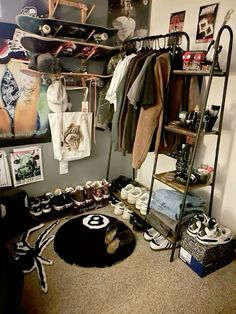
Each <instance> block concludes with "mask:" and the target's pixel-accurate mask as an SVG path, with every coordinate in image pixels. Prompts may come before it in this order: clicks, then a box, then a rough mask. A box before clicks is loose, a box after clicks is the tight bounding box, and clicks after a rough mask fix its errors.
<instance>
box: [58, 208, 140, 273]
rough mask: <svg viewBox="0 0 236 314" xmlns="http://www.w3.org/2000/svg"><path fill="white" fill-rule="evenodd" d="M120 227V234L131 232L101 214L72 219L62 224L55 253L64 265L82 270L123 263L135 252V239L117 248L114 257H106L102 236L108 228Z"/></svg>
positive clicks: (109, 255)
mask: <svg viewBox="0 0 236 314" xmlns="http://www.w3.org/2000/svg"><path fill="white" fill-rule="evenodd" d="M117 222H118V223H119V230H118V231H117V234H116V236H115V237H118V236H119V232H123V231H125V232H126V233H127V230H128V231H130V232H131V233H132V231H131V230H130V229H129V228H128V227H127V226H126V225H125V224H124V223H123V222H121V221H118V220H117V219H116V218H114V217H110V216H106V215H102V214H88V215H82V216H79V217H77V218H73V219H71V220H69V221H68V222H66V223H65V224H63V225H62V226H61V227H60V228H59V229H58V231H57V233H56V235H55V239H54V249H55V251H56V252H57V254H58V255H59V256H60V257H61V258H62V259H63V260H64V261H66V262H67V263H69V264H76V265H79V266H83V267H105V266H111V265H113V264H114V263H117V262H119V261H122V260H123V259H125V258H126V257H128V256H129V255H130V254H131V253H132V252H133V250H134V248H135V244H136V242H135V238H134V236H133V234H132V236H133V237H132V241H131V242H130V243H128V244H126V245H122V244H121V245H120V246H119V248H118V249H117V250H116V251H115V253H114V254H108V253H107V245H106V244H105V236H106V234H107V230H108V229H109V227H110V226H111V225H112V226H113V225H114V223H117Z"/></svg>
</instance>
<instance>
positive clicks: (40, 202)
mask: <svg viewBox="0 0 236 314" xmlns="http://www.w3.org/2000/svg"><path fill="white" fill-rule="evenodd" d="M28 207H29V212H30V213H31V214H32V215H33V216H36V217H37V216H40V215H42V214H47V213H49V212H50V211H51V209H52V208H51V204H50V197H49V196H48V195H47V193H46V194H43V195H41V196H33V197H29V199H28Z"/></svg>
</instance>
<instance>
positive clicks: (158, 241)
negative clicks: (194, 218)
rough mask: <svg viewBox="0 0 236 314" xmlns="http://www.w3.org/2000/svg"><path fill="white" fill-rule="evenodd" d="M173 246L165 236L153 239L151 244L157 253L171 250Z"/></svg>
mask: <svg viewBox="0 0 236 314" xmlns="http://www.w3.org/2000/svg"><path fill="white" fill-rule="evenodd" d="M172 246H173V243H171V242H170V241H169V240H167V239H166V238H164V237H163V236H160V237H157V238H153V239H152V241H151V242H150V248H151V249H153V250H155V251H160V250H168V249H171V248H172Z"/></svg>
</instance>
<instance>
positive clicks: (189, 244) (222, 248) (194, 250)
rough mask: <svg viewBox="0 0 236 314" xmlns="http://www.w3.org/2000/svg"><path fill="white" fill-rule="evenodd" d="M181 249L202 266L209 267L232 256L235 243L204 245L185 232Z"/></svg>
mask: <svg viewBox="0 0 236 314" xmlns="http://www.w3.org/2000/svg"><path fill="white" fill-rule="evenodd" d="M181 247H183V248H184V249H185V250H186V251H187V252H188V253H189V254H190V255H192V256H193V257H194V258H195V259H196V260H197V261H198V262H200V263H201V264H203V265H209V264H210V263H212V262H215V261H216V260H218V259H225V257H226V256H228V255H229V256H230V255H232V253H233V252H234V251H235V241H230V242H228V243H225V244H221V245H204V244H201V243H199V242H198V241H197V240H196V239H195V238H193V237H191V236H190V235H188V234H187V233H186V232H185V233H183V235H182V239H181Z"/></svg>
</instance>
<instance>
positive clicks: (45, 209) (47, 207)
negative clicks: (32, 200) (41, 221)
mask: <svg viewBox="0 0 236 314" xmlns="http://www.w3.org/2000/svg"><path fill="white" fill-rule="evenodd" d="M51 210H52V206H51V204H50V203H49V204H45V205H42V212H43V214H48V213H50V212H51Z"/></svg>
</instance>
